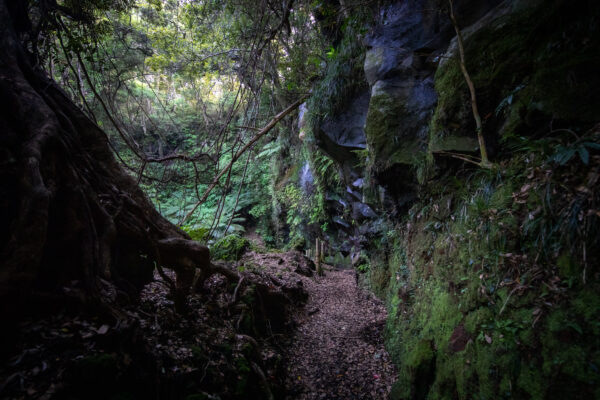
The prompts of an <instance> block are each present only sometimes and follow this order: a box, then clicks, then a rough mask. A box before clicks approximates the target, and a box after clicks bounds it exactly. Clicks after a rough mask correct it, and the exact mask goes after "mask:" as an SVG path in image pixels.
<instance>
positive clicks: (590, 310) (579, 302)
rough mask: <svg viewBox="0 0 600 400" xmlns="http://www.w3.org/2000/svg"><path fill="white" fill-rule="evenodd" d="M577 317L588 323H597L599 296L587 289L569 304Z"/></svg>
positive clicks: (599, 307) (599, 306)
mask: <svg viewBox="0 0 600 400" xmlns="http://www.w3.org/2000/svg"><path fill="white" fill-rule="evenodd" d="M571 304H572V305H573V310H574V311H575V313H576V314H577V315H580V316H581V317H583V319H584V320H585V321H588V322H598V320H599V317H600V294H599V293H598V292H597V291H595V290H593V289H591V288H589V287H587V288H584V289H583V290H582V291H581V292H580V293H579V294H578V295H577V297H575V298H574V299H573V301H572V303H571Z"/></svg>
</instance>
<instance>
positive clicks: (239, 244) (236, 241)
mask: <svg viewBox="0 0 600 400" xmlns="http://www.w3.org/2000/svg"><path fill="white" fill-rule="evenodd" d="M249 247H250V242H249V241H248V239H246V238H243V237H241V236H239V235H227V236H224V237H222V238H221V239H219V240H217V241H216V242H215V243H214V244H213V245H212V246H211V247H210V255H211V257H212V258H213V259H216V260H225V261H237V260H239V259H240V258H241V257H242V255H243V254H244V252H245V251H246V250H248V248H249Z"/></svg>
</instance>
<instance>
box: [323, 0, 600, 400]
mask: <svg viewBox="0 0 600 400" xmlns="http://www.w3.org/2000/svg"><path fill="white" fill-rule="evenodd" d="M441 3H444V4H445V2H441ZM441 3H440V2H438V1H427V0H412V1H411V0H407V1H402V2H397V3H394V4H391V5H388V6H386V7H384V8H382V9H381V10H379V14H378V18H377V21H376V23H375V24H374V25H373V26H372V27H371V29H370V31H369V33H368V34H366V35H365V36H364V37H362V38H360V40H361V44H362V46H363V50H364V64H363V67H364V68H363V71H362V75H361V79H363V85H364V88H365V89H364V90H363V89H361V90H360V91H357V92H356V93H355V94H353V96H351V97H350V98H348V99H344V100H345V102H344V104H345V106H344V107H341V108H340V109H339V110H336V112H334V113H331V114H330V116H329V117H327V118H325V119H324V120H323V121H321V123H320V125H319V126H320V129H319V130H318V132H317V133H316V134H315V138H316V143H317V145H318V146H320V148H322V149H324V150H325V151H326V152H327V154H330V155H331V156H332V157H333V158H334V159H335V160H336V161H337V163H338V165H339V167H340V168H339V170H340V175H341V181H342V182H343V185H344V186H345V189H344V190H342V191H341V192H338V193H336V194H335V196H333V195H332V196H331V198H332V199H333V201H332V202H331V204H333V203H335V204H336V205H335V206H331V208H330V210H329V211H330V212H331V213H333V215H334V217H333V218H334V221H337V222H336V223H335V224H336V227H337V228H336V230H335V231H336V232H338V233H335V234H333V233H331V232H330V233H326V234H328V235H330V238H331V242H332V244H334V245H337V246H338V247H339V248H340V249H342V250H343V251H344V252H353V253H358V252H361V253H362V254H363V256H362V258H359V257H355V259H360V260H361V261H360V263H366V264H367V265H369V266H370V268H369V269H368V272H367V273H366V274H365V275H364V279H363V283H364V284H367V285H370V286H371V287H372V289H373V290H375V291H376V292H377V293H379V295H380V296H382V297H383V298H385V299H386V301H387V303H388V307H389V309H390V315H391V317H390V319H389V321H388V345H389V348H390V351H391V353H392V354H393V355H394V357H395V361H396V362H397V363H398V365H399V368H400V371H401V372H400V375H401V379H400V380H399V382H398V384H397V385H396V388H395V390H394V394H393V397H394V398H398V399H405V398H406V399H408V398H411V399H415V398H465V399H466V398H505V397H506V398H586V396H587V397H588V398H591V397H594V396H596V397H597V396H598V393H600V392H598V390H597V387H598V384H599V383H600V376H599V374H598V372H597V371H598V367H597V366H598V365H600V356H599V354H600V343H599V340H598V339H597V338H598V328H597V323H596V322H595V318H597V317H598V316H600V296H598V295H597V294H593V293H599V292H600V287H598V273H597V271H596V272H594V273H591V272H590V271H589V269H588V268H590V267H589V265H591V264H590V262H591V261H590V260H592V259H594V260H598V251H595V253H594V255H592V253H590V250H589V249H591V248H598V246H599V245H600V243H598V236H597V235H595V234H590V232H591V231H588V230H587V229H591V228H589V227H594V226H598V222H599V221H598V217H597V216H596V215H597V214H596V213H595V211H594V210H595V209H594V208H593V207H594V206H593V203H594V201H596V200H594V199H598V198H599V196H598V194H597V193H596V191H595V190H594V189H593V187H594V186H595V182H596V181H597V179H596V178H594V177H597V169H596V168H598V162H600V156H599V155H598V148H600V147H599V146H600V145H597V141H598V140H599V139H600V137H599V135H600V130H599V129H598V127H597V126H596V127H594V126H595V124H597V123H598V121H599V120H600V117H599V114H598V110H600V94H599V93H600V92H599V91H598V88H599V87H600V75H599V74H598V73H597V71H600V58H599V57H598V54H600V12H599V9H598V7H597V5H595V4H594V2H593V1H582V2H579V3H578V4H577V5H575V4H573V3H571V2H568V1H562V0H556V1H552V2H541V1H522V0H505V1H497V0H489V1H469V0H465V1H459V0H456V1H455V2H454V3H455V6H456V11H457V17H458V20H459V23H460V25H461V30H462V32H463V34H464V37H465V50H466V62H467V68H468V69H469V72H470V74H471V77H472V79H473V81H474V84H475V88H476V90H477V95H478V101H479V108H480V114H481V116H482V118H483V132H484V135H485V137H486V141H487V143H488V146H489V148H488V150H489V152H490V153H491V156H492V159H493V161H495V163H496V165H497V169H495V170H494V172H493V173H488V172H485V171H482V170H479V169H477V168H476V167H473V166H469V164H465V163H463V162H462V161H460V160H458V159H456V158H454V157H453V156H452V155H449V153H453V154H454V155H456V154H460V155H466V156H473V157H477V156H478V143H477V141H476V132H475V124H474V121H473V116H472V113H471V105H470V98H469V92H468V89H467V86H466V83H465V80H464V77H463V75H462V73H461V71H460V68H459V64H458V62H457V58H456V57H457V54H456V53H457V46H456V38H455V34H454V30H453V27H452V26H451V24H450V22H449V19H448V16H447V15H446V14H444V13H441V12H437V11H435V10H436V9H438V8H439V5H440V4H441ZM594 171H596V172H594ZM577 188H579V189H577ZM576 215H578V216H579V217H577V218H579V220H578V219H577V218H575V217H574V216H576ZM573 218H575V219H573ZM569 221H570V222H569ZM577 221H578V222H577ZM585 227H588V228H585ZM594 229H595V228H594ZM595 232H596V231H595ZM593 243H595V244H593ZM586 265H587V266H588V267H586ZM590 274H591V275H590ZM594 274H595V275H594ZM592 276H593V277H592ZM548 288H552V289H548ZM560 321H562V322H560ZM569 326H571V328H569ZM573 354H577V356H573ZM568 382H576V386H577V388H574V387H573V385H572V384H567V383H568ZM594 393H595V394H594Z"/></svg>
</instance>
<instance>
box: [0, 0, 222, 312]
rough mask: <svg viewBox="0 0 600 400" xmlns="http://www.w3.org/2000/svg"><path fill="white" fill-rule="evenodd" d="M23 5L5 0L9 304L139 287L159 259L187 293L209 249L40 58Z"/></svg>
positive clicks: (0, 61) (0, 102) (0, 115)
mask: <svg viewBox="0 0 600 400" xmlns="http://www.w3.org/2000/svg"><path fill="white" fill-rule="evenodd" d="M14 4H17V3H15V2H12V4H10V1H9V0H0V304H2V311H4V312H6V311H7V310H8V309H9V308H13V307H14V301H15V299H17V298H18V299H21V300H27V299H28V297H30V296H31V295H32V294H33V293H57V292H60V291H62V290H63V287H64V286H66V285H68V286H73V285H74V283H73V282H74V281H77V282H78V283H75V286H78V287H79V288H80V289H81V290H80V291H78V292H80V293H82V294H83V297H85V298H86V299H99V298H100V299H101V298H102V296H103V295H104V293H105V292H106V291H104V290H102V288H103V285H106V282H107V281H111V282H114V283H116V284H117V286H119V287H121V288H125V289H130V290H128V291H130V292H134V290H133V289H134V288H137V289H139V288H140V287H141V286H142V285H143V284H144V283H146V282H148V281H149V280H150V279H151V278H152V271H153V269H154V262H156V263H158V264H160V265H163V266H165V267H168V268H172V269H173V270H175V271H176V273H177V281H178V282H177V286H178V289H179V295H180V296H185V294H186V292H187V290H189V287H190V284H191V282H192V279H193V276H194V273H195V268H196V267H199V268H203V269H204V271H203V275H207V272H210V271H212V270H213V268H212V267H211V265H210V261H209V252H208V249H207V248H206V247H204V246H201V245H199V244H198V243H196V242H194V241H191V240H189V237H188V236H187V235H186V234H185V232H183V231H182V230H180V229H179V228H178V227H176V226H175V225H173V224H171V223H170V222H168V221H167V220H165V219H164V218H163V217H162V216H161V215H160V214H159V213H158V212H157V211H156V210H155V208H154V206H153V205H152V204H151V203H150V201H149V200H148V198H147V197H146V196H145V194H144V193H143V192H142V191H141V189H140V188H139V187H138V186H137V184H136V182H135V181H134V180H133V179H132V177H131V176H129V175H128V174H127V173H126V172H125V171H124V170H123V168H122V167H121V166H120V165H119V164H118V163H117V161H116V160H115V157H114V156H113V154H112V153H111V150H110V149H109V146H108V141H107V137H106V135H105V133H104V132H103V131H102V130H101V129H100V128H99V127H98V126H97V125H95V124H94V123H93V122H92V121H91V120H90V119H89V118H88V117H87V116H86V115H85V114H84V113H83V112H82V111H81V110H80V109H79V108H78V107H77V106H76V105H75V104H74V103H73V102H72V101H71V100H70V99H69V98H68V97H67V95H66V94H65V93H64V92H63V91H62V90H61V89H60V88H59V87H58V86H57V85H56V84H55V83H54V82H53V81H52V80H50V79H49V78H48V77H47V76H46V74H45V73H43V72H42V71H40V70H38V69H37V68H36V67H35V66H33V65H32V63H31V61H30V57H29V54H28V52H27V51H26V50H25V49H24V48H23V45H22V43H21V41H20V40H19V37H18V34H17V31H16V29H15V25H14V24H15V21H16V20H17V19H16V15H15V11H14V8H15V6H14ZM11 5H13V7H12V9H11V7H9V6H11ZM17 8H18V7H17ZM15 296H16V297H15ZM9 299H10V300H9Z"/></svg>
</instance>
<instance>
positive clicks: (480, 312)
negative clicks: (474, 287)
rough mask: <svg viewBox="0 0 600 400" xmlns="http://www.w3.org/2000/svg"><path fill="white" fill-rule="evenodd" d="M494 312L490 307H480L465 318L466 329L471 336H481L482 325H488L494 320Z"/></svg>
mask: <svg viewBox="0 0 600 400" xmlns="http://www.w3.org/2000/svg"><path fill="white" fill-rule="evenodd" d="M492 317H493V314H492V311H491V310H490V309H489V308H488V307H480V308H478V309H476V310H474V311H471V312H469V313H468V314H467V315H466V317H465V329H466V330H467V332H469V333H470V334H471V335H475V336H476V335H477V334H479V330H480V328H481V325H482V324H485V323H488V322H489V321H490V319H492Z"/></svg>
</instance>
